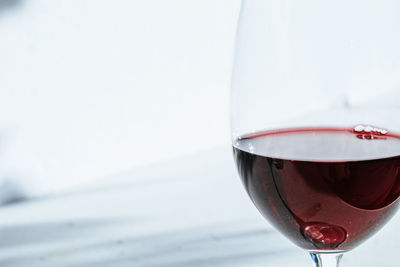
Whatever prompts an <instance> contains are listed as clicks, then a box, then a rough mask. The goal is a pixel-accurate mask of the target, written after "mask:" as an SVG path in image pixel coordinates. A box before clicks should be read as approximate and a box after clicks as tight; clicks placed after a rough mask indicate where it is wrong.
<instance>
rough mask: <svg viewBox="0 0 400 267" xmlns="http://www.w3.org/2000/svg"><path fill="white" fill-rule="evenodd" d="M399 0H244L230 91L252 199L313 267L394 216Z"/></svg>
mask: <svg viewBox="0 0 400 267" xmlns="http://www.w3.org/2000/svg"><path fill="white" fill-rule="evenodd" d="M399 13H400V2H399V1H397V0H381V1H375V0H350V1H349V0H346V1H345V0H335V1H319V0H302V1H298V0H243V1H242V6H241V14H240V19H239V24H238V32H237V42H236V54H235V65H234V70H233V78H232V92H231V133H232V143H233V151H234V157H235V160H236V163H237V167H238V171H239V174H240V177H241V179H242V181H243V184H244V186H245V188H246V190H247V192H248V195H249V196H250V198H251V200H252V201H253V203H254V204H255V206H256V207H257V208H258V210H259V211H260V212H261V214H262V215H263V216H264V217H265V218H266V219H268V220H269V221H270V222H271V223H272V224H273V225H274V226H275V227H276V228H277V229H278V230H279V231H280V232H281V233H282V234H284V235H285V236H286V237H288V238H289V239H290V240H291V241H292V242H294V243H295V244H296V245H298V246H299V247H301V248H303V249H305V250H307V251H309V252H310V253H311V255H312V259H313V260H314V263H315V266H325V267H332V266H338V264H339V261H340V259H341V257H342V255H343V253H345V252H348V251H350V250H351V249H353V248H355V247H357V246H358V245H359V244H361V243H362V242H363V241H365V240H367V239H368V238H369V237H370V236H371V235H373V234H374V233H376V232H377V231H378V230H379V229H380V228H381V227H382V226H383V225H384V224H385V223H386V222H387V221H388V220H389V219H390V218H391V217H392V216H393V215H394V213H395V211H396V210H397V209H398V206H399V200H398V197H399V193H400V179H399V169H400V156H399V155H400V136H399V135H398V134H397V133H400V120H399V119H398V118H399V116H400V104H399V103H400V101H398V100H399V99H400V49H399V47H400V34H399V33H400V16H398V14H399Z"/></svg>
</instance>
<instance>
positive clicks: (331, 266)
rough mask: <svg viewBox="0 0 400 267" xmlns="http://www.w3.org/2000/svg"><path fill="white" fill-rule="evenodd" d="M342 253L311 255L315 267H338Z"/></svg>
mask: <svg viewBox="0 0 400 267" xmlns="http://www.w3.org/2000/svg"><path fill="white" fill-rule="evenodd" d="M342 257H343V254H342V253H311V258H312V259H313V261H314V264H315V265H314V266H315V267H339V263H340V260H341V259H342Z"/></svg>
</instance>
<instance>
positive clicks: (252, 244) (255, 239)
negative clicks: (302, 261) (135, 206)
mask: <svg viewBox="0 0 400 267" xmlns="http://www.w3.org/2000/svg"><path fill="white" fill-rule="evenodd" d="M112 223H113V222H107V223H106V224H109V225H108V226H106V225H104V224H103V223H96V222H94V221H88V222H83V223H79V224H76V225H75V226H72V225H69V226H68V225H57V224H43V225H33V226H26V227H15V228H9V229H3V230H2V231H1V232H0V234H4V233H6V235H5V236H4V237H6V239H8V241H7V240H4V241H3V242H2V243H1V244H0V247H2V248H3V247H6V246H18V245H23V246H25V247H26V246H28V247H30V248H31V249H28V250H22V251H21V250H18V251H17V252H15V255H4V254H3V257H1V256H0V266H9V267H12V266H15V267H16V266H18V267H23V266H41V267H47V266H52V267H61V266H69V267H106V266H113V267H125V266H142V267H146V266H152V267H161V266H163V267H168V266H171V267H172V266H174V267H184V266H190V267H200V266H235V265H237V264H244V263H246V262H248V261H249V260H257V259H258V260H266V259H267V258H271V256H272V255H279V254H280V253H282V251H285V253H287V252H288V250H287V244H286V242H283V243H282V242H281V239H279V238H278V239H277V240H276V235H277V234H276V233H275V232H273V231H265V230H254V229H250V228H247V229H246V228H244V229H243V228H242V229H240V228H241V227H234V228H232V227H230V226H228V227H227V226H223V225H220V226H213V227H211V226H210V227H202V228H196V229H188V230H184V231H175V232H170V233H161V234H149V235H144V236H141V235H136V236H133V235H132V234H131V236H127V235H129V232H128V231H127V230H126V229H127V228H124V227H122V228H124V229H125V230H123V231H120V232H119V233H118V231H116V229H118V227H119V226H118V223H116V224H115V225H112ZM110 224H111V225H110ZM69 227H72V228H73V227H75V229H74V230H71V229H69ZM102 227H103V228H104V229H105V228H106V227H112V228H114V230H111V231H110V228H108V229H109V230H108V231H106V233H109V235H108V236H104V238H103V239H102V238H101V232H102V231H101V228H102ZM125 227H126V226H125ZM95 228H97V231H95ZM131 229H132V232H134V229H135V224H133V223H132V224H131ZM99 230H100V231H99ZM110 233H113V234H110ZM96 234H97V235H98V236H97V239H98V241H96V242H93V243H91V244H89V243H90V242H89V243H88V242H87V240H88V239H90V238H92V237H93V235H96ZM18 236H19V237H21V238H18ZM22 236H23V238H22ZM22 240H23V241H22ZM68 240H69V241H71V240H75V241H76V242H72V243H71V242H69V244H68V242H66V241H68ZM272 241H273V242H272ZM52 242H53V243H54V245H56V246H54V245H53V246H52V245H51V243H52ZM40 243H42V245H43V243H46V244H50V245H48V246H46V248H44V250H41V251H40V250H36V251H35V246H40ZM283 248H284V249H283Z"/></svg>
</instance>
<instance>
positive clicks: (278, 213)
mask: <svg viewBox="0 0 400 267" xmlns="http://www.w3.org/2000/svg"><path fill="white" fill-rule="evenodd" d="M399 154H400V140H399V138H398V137H397V136H394V135H391V134H390V133H388V134H381V133H356V132H354V131H353V130H346V129H297V130H283V131H276V132H265V133H258V134H254V135H248V136H244V137H241V138H238V139H237V140H236V141H235V143H234V155H235V160H236V163H237V167H238V170H239V174H240V176H241V178H242V181H243V184H244V186H245V187H246V190H247V192H248V194H249V196H250V198H251V199H252V201H253V203H254V204H255V205H256V206H257V208H258V209H259V211H260V212H261V213H262V214H263V215H264V216H265V217H266V218H267V219H268V220H269V221H270V222H271V223H272V224H273V225H274V226H275V227H276V228H278V229H279V230H280V231H281V232H282V233H283V234H285V235H286V236H287V237H289V238H290V239H291V240H292V241H293V242H295V243H296V244H297V245H299V246H300V247H302V248H305V249H308V250H348V249H352V248H354V247H355V246H357V245H358V244H359V243H361V242H362V241H364V240H366V239H367V238H368V237H369V236H371V235H372V234H373V233H375V232H376V231H377V230H379V229H380V228H381V227H382V226H383V225H384V224H385V223H386V222H387V221H388V220H389V219H390V218H391V217H392V215H393V214H394V213H395V211H396V210H397V208H398V204H399V201H397V199H398V197H399V194H400V175H399V168H400V157H399V156H398V155H399Z"/></svg>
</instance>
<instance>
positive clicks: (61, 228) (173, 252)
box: [0, 147, 400, 267]
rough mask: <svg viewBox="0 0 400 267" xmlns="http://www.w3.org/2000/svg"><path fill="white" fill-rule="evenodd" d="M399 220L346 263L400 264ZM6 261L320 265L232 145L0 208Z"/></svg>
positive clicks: (32, 264) (32, 265) (76, 265)
mask: <svg viewBox="0 0 400 267" xmlns="http://www.w3.org/2000/svg"><path fill="white" fill-rule="evenodd" d="M399 220H400V218H399V216H397V217H395V218H394V219H393V220H392V221H391V222H390V223H389V224H388V225H387V226H386V227H385V228H384V229H383V230H382V231H381V232H379V233H378V234H377V235H375V236H374V237H373V238H371V239H370V240H368V241H367V242H366V243H365V244H363V245H362V246H361V247H360V248H358V249H356V250H354V251H352V252H351V253H349V254H347V255H346V256H345V257H344V260H343V263H342V266H343V267H346V266H352V267H356V266H379V267H384V266H398V264H397V257H398V255H397V253H395V249H396V251H397V248H398V245H397V242H398V240H399V239H398V235H399V234H398V232H399V230H400V226H399V224H398V222H399ZM0 248H1V249H0V266H2V267H6V266H7V267H25V266H29V267H36V266H40V267H50V266H51V267H59V266H71V267H106V266H112V267H122V266H123V267H125V266H143V267H147V266H154V267H156V266H160V267H161V266H164V267H165V266H176V267H184V266H189V267H198V266H233V267H234V266H260V267H261V266H263V267H265V266H274V267H276V266H285V267H286V266H287V267H289V266H290V267H294V266H296V267H297V266H298V267H303V266H304V267H311V266H312V263H311V260H310V259H309V256H308V255H307V254H306V252H304V251H302V250H301V249H298V248H297V247H295V246H294V245H292V244H291V243H290V242H289V241H288V240H287V239H285V238H284V237H282V236H281V235H280V234H279V233H277V232H276V231H275V230H274V229H273V228H272V227H271V226H270V225H269V224H268V223H267V222H266V221H265V220H264V219H263V218H262V217H261V215H260V214H259V213H258V212H257V210H256V208H255V207H253V205H252V204H251V202H250V200H249V199H248V197H247V195H246V193H245V191H244V189H243V188H242V185H241V184H240V180H239V178H238V175H237V174H236V170H235V167H234V164H233V160H232V156H231V149H230V147H220V148H215V149H213V150H209V151H204V152H202V153H198V154H195V155H190V156H187V157H182V158H178V159H176V160H173V161H170V162H165V163H162V164H157V165H152V166H148V167H143V168H141V169H138V170H136V171H132V172H129V173H124V174H120V175H115V176H114V177H110V178H108V179H105V180H104V181H102V182H99V183H97V184H96V185H93V186H90V187H86V188H85V189H84V190H80V191H75V192H69V193H66V194H62V195H59V196H54V197H47V198H42V199H37V200H33V201H28V202H23V203H19V204H14V205H11V206H6V207H4V208H2V209H0Z"/></svg>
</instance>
